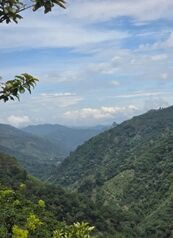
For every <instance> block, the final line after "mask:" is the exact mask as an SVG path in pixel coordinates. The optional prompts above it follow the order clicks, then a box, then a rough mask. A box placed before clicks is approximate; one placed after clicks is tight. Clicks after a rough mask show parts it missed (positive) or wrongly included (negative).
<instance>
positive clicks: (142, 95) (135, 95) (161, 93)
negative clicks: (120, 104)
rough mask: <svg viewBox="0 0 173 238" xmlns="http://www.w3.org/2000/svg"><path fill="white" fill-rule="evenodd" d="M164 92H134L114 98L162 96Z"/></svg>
mask: <svg viewBox="0 0 173 238" xmlns="http://www.w3.org/2000/svg"><path fill="white" fill-rule="evenodd" d="M163 94H165V92H135V93H132V94H123V95H118V96H115V97H116V98H138V97H150V96H159V95H163Z"/></svg>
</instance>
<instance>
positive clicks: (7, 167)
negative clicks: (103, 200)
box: [0, 154, 117, 238]
mask: <svg viewBox="0 0 173 238" xmlns="http://www.w3.org/2000/svg"><path fill="white" fill-rule="evenodd" d="M98 208H99V206H98V205H96V204H93V203H92V202H89V201H88V200H87V199H86V198H85V197H82V196H81V195H78V194H75V193H68V192H66V191H64V190H63V189H62V188H60V187H53V186H51V185H48V184H45V183H43V182H40V181H39V180H37V179H35V178H33V177H30V176H28V174H27V173H26V171H25V170H23V169H22V168H21V167H20V166H19V165H18V164H17V162H16V160H15V159H14V158H11V157H9V156H7V155H4V154H0V211H1V212H0V224H1V226H0V237H1V238H7V237H12V236H11V233H12V227H13V226H14V225H17V226H18V227H19V228H22V229H24V228H25V223H26V221H27V219H28V217H30V216H31V215H33V214H34V215H36V217H37V218H39V219H40V221H41V222H42V225H41V226H40V227H38V229H34V230H33V233H32V237H33V238H35V237H37V238H52V237H53V236H52V233H53V230H55V229H56V228H57V227H64V225H65V224H64V223H67V224H72V223H74V222H77V221H88V222H89V223H90V224H93V225H95V226H96V231H97V233H98V234H99V236H97V237H105V236H106V237H111V234H114V232H116V229H117V227H116V224H117V216H116V215H114V214H111V211H109V210H107V209H106V208H105V209H104V208H103V209H98ZM115 221H116V223H115ZM32 222H33V223H32V224H33V225H34V224H35V223H34V220H33V221H32ZM61 222H63V224H61ZM102 235H103V236H102ZM16 237H22V236H19V235H18V236H16ZM24 237H26V236H24ZM58 237H59V236H58Z"/></svg>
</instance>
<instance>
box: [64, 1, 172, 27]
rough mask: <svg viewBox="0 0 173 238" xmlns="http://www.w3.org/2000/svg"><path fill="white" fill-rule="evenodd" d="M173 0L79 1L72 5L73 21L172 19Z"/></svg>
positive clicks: (69, 10)
mask: <svg viewBox="0 0 173 238" xmlns="http://www.w3.org/2000/svg"><path fill="white" fill-rule="evenodd" d="M172 8H173V1H172V0H145V1H142V0H140V1H139V0H131V1H129V0H116V1H115V0H107V1H105V0H94V1H93V0H89V1H84V0H77V1H75V2H72V3H71V4H70V7H69V9H68V14H69V15H70V16H71V18H72V19H79V20H83V21H84V20H85V21H87V22H88V21H90V22H100V21H108V20H111V19H112V18H115V17H119V16H130V17H133V18H135V19H137V20H139V21H141V22H143V21H151V20H157V19H160V18H165V19H170V18H171V19H172Z"/></svg>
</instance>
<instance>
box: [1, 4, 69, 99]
mask: <svg viewBox="0 0 173 238" xmlns="http://www.w3.org/2000/svg"><path fill="white" fill-rule="evenodd" d="M54 6H59V7H62V8H65V1H64V0H46V1H45V0H28V1H25V0H0V23H3V22H5V23H7V24H8V23H10V22H15V23H18V21H19V20H21V19H22V16H21V12H23V11H25V10H27V9H30V8H31V9H32V10H33V11H37V10H38V9H39V8H43V9H44V13H45V14H46V13H48V12H50V11H51V10H52V8H53V7H54ZM37 81H38V79H37V78H35V77H33V76H32V75H29V74H27V73H24V74H21V75H16V76H15V79H13V80H8V81H7V82H5V83H1V84H0V100H3V101H4V102H7V101H8V100H14V99H15V98H17V99H19V94H21V93H24V92H25V91H26V90H28V91H29V92H30V93H31V89H32V88H33V87H34V86H35V85H36V83H37Z"/></svg>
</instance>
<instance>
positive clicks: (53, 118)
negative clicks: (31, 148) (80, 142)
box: [0, 0, 173, 127]
mask: <svg viewBox="0 0 173 238" xmlns="http://www.w3.org/2000/svg"><path fill="white" fill-rule="evenodd" d="M172 9H173V1H172V0H145V1H143V0H73V1H72V0H71V1H70V0H69V1H67V9H66V10H63V9H60V8H56V9H54V10H53V12H52V13H51V14H48V15H43V14H42V11H39V12H37V13H32V12H31V11H27V12H25V13H24V18H23V20H22V21H21V22H19V24H17V25H16V24H10V25H6V24H1V25H0V35H1V37H0V75H1V76H2V77H3V78H4V80H7V79H10V78H12V77H13V76H14V75H16V74H20V73H24V72H27V73H31V74H33V75H35V76H36V77H38V78H39V79H40V82H39V84H38V85H37V87H36V89H35V90H34V91H33V94H32V95H28V94H25V95H22V97H21V101H20V102H17V101H16V102H10V103H6V104H4V103H2V102H1V103H0V111H1V115H0V122H1V123H9V124H12V125H14V126H17V127H21V126H25V125H28V124H40V123H59V124H64V125H72V126H78V125H79V126H88V125H90V126H92V125H97V124H109V123H112V122H113V121H117V122H121V121H123V120H126V119H128V118H131V117H132V116H134V115H138V114H141V113H143V112H145V111H147V110H150V109H152V108H158V107H166V106H169V105H172V104H173V62H172V61H173V15H172Z"/></svg>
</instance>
